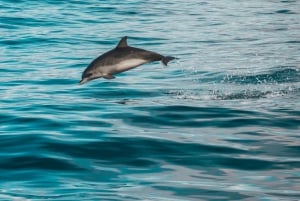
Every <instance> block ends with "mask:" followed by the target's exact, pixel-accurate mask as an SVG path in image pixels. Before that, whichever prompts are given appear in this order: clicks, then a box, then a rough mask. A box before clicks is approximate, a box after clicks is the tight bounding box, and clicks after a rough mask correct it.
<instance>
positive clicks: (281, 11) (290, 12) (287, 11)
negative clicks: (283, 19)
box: [275, 9, 296, 14]
mask: <svg viewBox="0 0 300 201" xmlns="http://www.w3.org/2000/svg"><path fill="white" fill-rule="evenodd" d="M275 13H277V14H296V13H295V12H293V11H291V10H288V9H282V10H277V11H276V12H275Z"/></svg>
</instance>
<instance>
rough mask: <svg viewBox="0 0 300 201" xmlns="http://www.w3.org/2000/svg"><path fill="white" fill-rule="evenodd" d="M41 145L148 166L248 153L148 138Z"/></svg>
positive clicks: (209, 162) (209, 161) (205, 162)
mask: <svg viewBox="0 0 300 201" xmlns="http://www.w3.org/2000/svg"><path fill="white" fill-rule="evenodd" d="M43 148H44V149H46V150H47V151H51V152H54V153H55V152H58V153H63V154H65V155H67V156H69V157H71V158H91V159H94V160H97V161H98V162H99V163H101V164H103V165H105V164H106V165H116V164H118V165H125V166H132V167H141V168H142V167H143V168H149V167H151V166H156V165H158V161H159V160H163V161H165V162H167V163H172V164H185V165H186V166H189V167H194V168H196V167H199V166H214V165H215V161H219V160H220V159H221V158H223V155H232V154H233V155H234V154H240V153H247V152H246V151H244V150H241V149H237V148H232V147H225V146H213V145H203V144H202V145H200V144H194V143H179V142H173V141H167V140H159V139H147V138H133V139H131V138H115V139H113V138H110V139H107V140H105V141H99V142H91V143H83V144H82V143H81V144H62V143H60V142H56V143H55V142H45V144H44V146H43Z"/></svg>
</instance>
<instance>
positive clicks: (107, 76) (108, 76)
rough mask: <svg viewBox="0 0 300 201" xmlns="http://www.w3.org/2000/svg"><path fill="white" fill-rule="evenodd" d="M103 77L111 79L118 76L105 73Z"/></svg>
mask: <svg viewBox="0 0 300 201" xmlns="http://www.w3.org/2000/svg"><path fill="white" fill-rule="evenodd" d="M102 77H103V78H105V79H108V80H111V79H115V78H116V77H115V76H113V75H111V74H105V75H102Z"/></svg>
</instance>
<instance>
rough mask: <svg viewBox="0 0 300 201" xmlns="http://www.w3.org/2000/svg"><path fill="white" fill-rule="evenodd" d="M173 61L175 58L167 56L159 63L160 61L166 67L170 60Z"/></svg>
mask: <svg viewBox="0 0 300 201" xmlns="http://www.w3.org/2000/svg"><path fill="white" fill-rule="evenodd" d="M173 59H176V58H175V57H169V56H166V57H163V58H162V59H161V61H162V63H163V64H164V65H165V66H167V65H168V63H169V61H171V60H173Z"/></svg>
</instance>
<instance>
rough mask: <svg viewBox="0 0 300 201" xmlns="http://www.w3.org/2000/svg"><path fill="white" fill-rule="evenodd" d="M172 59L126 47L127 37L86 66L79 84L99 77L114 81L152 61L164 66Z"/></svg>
mask: <svg viewBox="0 0 300 201" xmlns="http://www.w3.org/2000/svg"><path fill="white" fill-rule="evenodd" d="M173 59H175V57H171V56H163V55H161V54H158V53H155V52H151V51H147V50H143V49H140V48H135V47H130V46H128V45H127V36H124V37H123V38H122V39H121V40H120V42H119V43H118V45H117V46H116V47H115V48H114V49H112V50H110V51H108V52H106V53H104V54H102V55H100V56H99V57H97V58H96V59H95V60H94V61H92V62H91V63H90V64H89V65H88V67H87V68H86V69H85V70H84V71H83V73H82V79H81V81H80V82H79V84H84V83H86V82H88V81H91V80H94V79H97V78H101V77H103V78H105V79H114V78H115V76H114V75H115V74H118V73H121V72H124V71H128V70H130V69H133V68H136V67H138V66H140V65H142V64H145V63H150V62H153V61H162V63H163V64H164V65H165V66H166V65H167V64H168V62H169V61H171V60H173Z"/></svg>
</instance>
